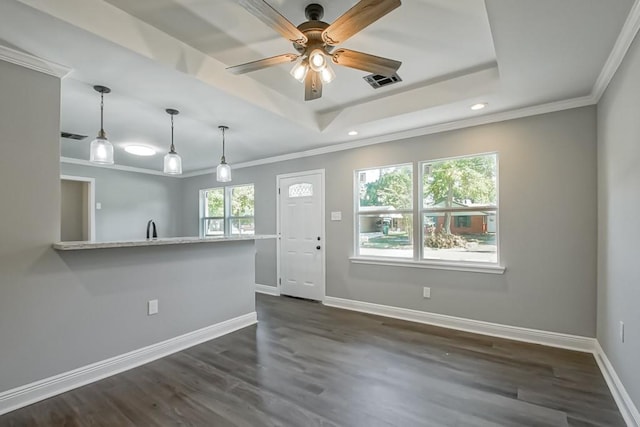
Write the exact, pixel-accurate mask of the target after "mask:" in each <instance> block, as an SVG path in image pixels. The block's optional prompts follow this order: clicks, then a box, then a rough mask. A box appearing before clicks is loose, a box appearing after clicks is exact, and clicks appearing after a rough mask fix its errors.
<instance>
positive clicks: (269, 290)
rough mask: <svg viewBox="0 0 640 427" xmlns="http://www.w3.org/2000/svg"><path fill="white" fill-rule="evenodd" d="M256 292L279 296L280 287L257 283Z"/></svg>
mask: <svg viewBox="0 0 640 427" xmlns="http://www.w3.org/2000/svg"><path fill="white" fill-rule="evenodd" d="M256 293H259V294H265V295H273V296H276V297H279V296H280V289H278V287H277V286H269V285H260V284H258V283H256Z"/></svg>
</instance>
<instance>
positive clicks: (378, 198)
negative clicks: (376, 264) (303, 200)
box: [355, 153, 499, 264]
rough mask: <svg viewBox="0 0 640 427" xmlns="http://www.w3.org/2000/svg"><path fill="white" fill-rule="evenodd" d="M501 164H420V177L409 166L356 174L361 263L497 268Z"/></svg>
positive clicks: (480, 160)
mask: <svg viewBox="0 0 640 427" xmlns="http://www.w3.org/2000/svg"><path fill="white" fill-rule="evenodd" d="M497 162H498V158H497V154H495V153H492V154H481V155H474V156H466V157H458V158H451V159H441V160H432V161H423V162H418V163H417V165H418V170H419V173H418V174H414V173H413V168H414V166H413V165H412V164H401V165H391V166H382V167H378V168H372V169H362V170H356V171H355V182H356V198H357V200H356V235H357V242H356V247H355V255H356V257H366V258H369V257H371V258H404V259H408V260H412V261H415V262H419V263H434V262H436V263H447V264H451V263H453V264H455V263H483V264H498V262H499V257H498V256H499V254H498V236H497V233H498V229H497V228H498V227H497V216H498V188H497V186H498V180H497V171H498V167H497ZM416 175H417V176H416ZM415 181H417V182H415ZM414 188H418V191H419V194H418V198H417V199H418V200H417V206H415V205H414V203H413V200H414V195H413V190H414ZM416 242H417V244H415V243H416Z"/></svg>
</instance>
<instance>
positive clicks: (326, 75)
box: [320, 65, 336, 83]
mask: <svg viewBox="0 0 640 427" xmlns="http://www.w3.org/2000/svg"><path fill="white" fill-rule="evenodd" d="M335 78H336V73H335V72H334V71H333V69H332V68H331V67H329V66H328V65H327V66H326V67H325V68H324V69H323V70H322V71H320V79H321V80H322V83H331V82H332V81H333V79H335Z"/></svg>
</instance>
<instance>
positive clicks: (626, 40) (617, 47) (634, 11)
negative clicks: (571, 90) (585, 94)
mask: <svg viewBox="0 0 640 427" xmlns="http://www.w3.org/2000/svg"><path fill="white" fill-rule="evenodd" d="M638 30H640V0H636V1H635V2H634V3H633V6H631V11H630V12H629V15H628V16H627V20H626V21H625V23H624V25H623V26H622V30H621V31H620V34H619V35H618V39H617V40H616V43H615V44H614V45H613V49H612V50H611V53H610V54H609V57H608V58H607V61H606V62H605V63H604V67H602V71H601V72H600V75H599V76H598V79H597V80H596V84H595V85H594V86H593V91H592V92H591V94H592V96H593V97H594V99H595V100H596V103H597V102H599V101H600V98H602V95H604V92H605V90H607V87H608V86H609V83H611V80H612V79H613V76H615V74H616V71H618V68H619V67H620V64H622V61H623V60H624V58H625V56H626V55H627V51H628V50H629V48H630V47H631V43H633V40H634V39H635V37H636V35H637V34H638Z"/></svg>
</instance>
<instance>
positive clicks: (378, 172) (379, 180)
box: [356, 165, 413, 258]
mask: <svg viewBox="0 0 640 427" xmlns="http://www.w3.org/2000/svg"><path fill="white" fill-rule="evenodd" d="M356 177H357V183H358V205H357V216H358V246H357V250H358V254H359V255H365V256H378V257H394V258H413V191H412V189H413V165H397V166H386V167H383V168H376V169H366V170H360V171H356Z"/></svg>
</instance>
